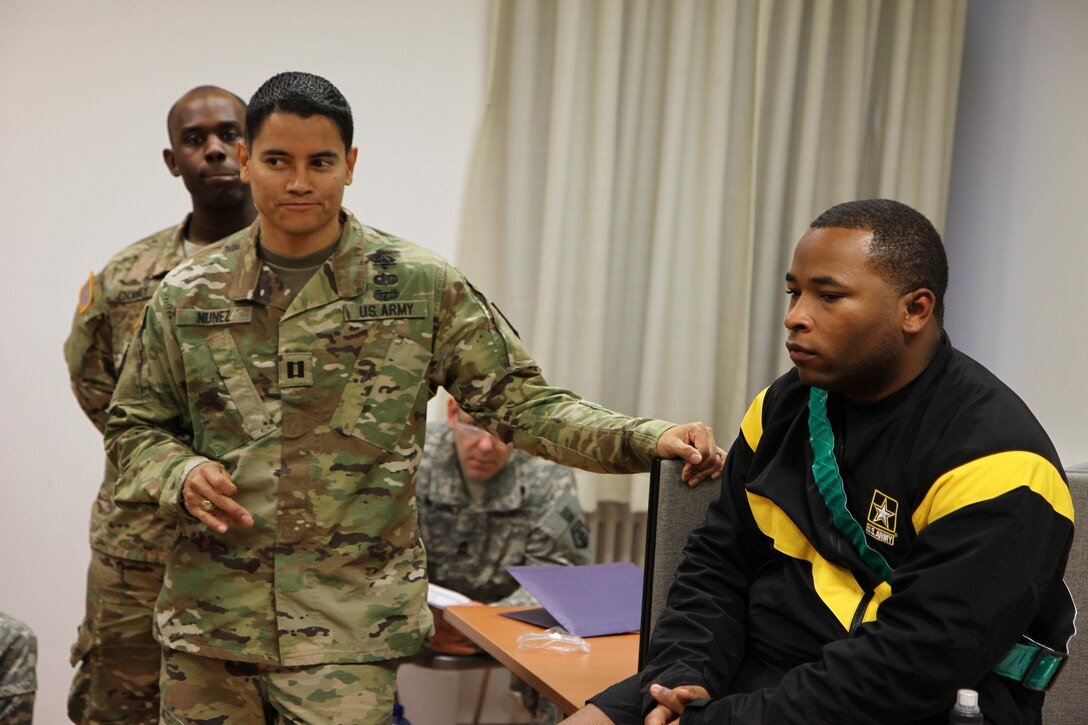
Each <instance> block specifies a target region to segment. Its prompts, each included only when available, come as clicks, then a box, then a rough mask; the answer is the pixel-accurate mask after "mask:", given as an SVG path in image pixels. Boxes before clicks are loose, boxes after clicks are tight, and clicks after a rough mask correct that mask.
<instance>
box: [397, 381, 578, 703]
mask: <svg viewBox="0 0 1088 725" xmlns="http://www.w3.org/2000/svg"><path fill="white" fill-rule="evenodd" d="M446 414H447V418H448V421H446V422H443V421H439V422H434V423H429V424H428V425H427V443H426V445H425V447H424V449H423V461H422V462H421V463H420V466H419V474H418V476H417V478H416V486H417V488H416V497H417V503H418V506H419V530H420V536H421V538H422V539H423V545H424V547H425V548H426V550H427V578H428V580H429V581H430V582H431V583H432V584H437V585H439V586H442V587H446V588H447V589H452V590H454V591H456V592H458V593H460V594H464V595H465V596H467V597H469V598H470V599H472V600H473V601H476V602H480V603H483V604H501V605H521V604H536V601H535V600H534V599H533V597H532V595H530V594H529V593H528V592H527V591H525V589H524V588H523V587H520V586H519V585H518V583H517V582H516V581H515V580H514V578H513V577H512V576H510V574H509V573H508V572H507V571H506V567H508V566H524V565H539V564H566V565H575V564H588V563H589V559H590V557H589V549H588V546H589V530H588V529H587V527H586V521H585V517H584V516H583V515H582V508H581V506H580V505H579V504H578V496H577V493H576V491H575V488H574V473H573V471H572V470H571V469H569V468H567V467H565V466H560V465H558V464H555V463H551V462H549V461H545V460H543V459H541V458H534V457H533V456H530V455H529V454H528V453H525V452H524V451H519V450H515V449H514V448H513V447H512V446H510V445H507V444H506V443H503V442H502V441H500V440H499V439H498V438H496V437H495V436H493V435H491V434H490V433H488V432H487V431H485V430H483V429H482V428H479V427H477V426H476V424H475V423H473V422H472V418H470V417H469V416H468V415H467V414H466V413H464V412H463V411H462V410H461V409H460V408H458V407H457V402H456V401H455V400H453V398H450V399H448V401H447V405H446ZM433 613H434V615H435V616H434V619H435V633H434V635H433V636H432V637H431V638H430V640H428V644H429V645H430V647H431V649H433V650H435V651H436V652H443V653H448V654H472V653H473V652H475V651H476V648H475V646H474V645H473V644H472V642H471V641H469V640H468V639H467V638H466V637H464V635H462V634H461V633H460V632H458V631H457V630H456V629H454V628H453V627H451V626H450V625H449V624H446V623H445V622H444V621H443V619H442V617H441V612H438V611H434V612H433ZM514 687H515V689H516V690H517V691H518V692H519V693H520V694H521V696H522V701H523V703H524V704H525V706H526V708H527V709H528V710H529V711H530V712H532V713H533V722H555V720H556V715H557V713H556V710H555V706H554V705H552V704H551V703H550V702H548V701H547V700H545V699H544V698H542V697H539V696H538V694H537V693H536V692H535V691H534V690H532V689H531V688H529V687H528V686H527V685H525V684H524V683H522V682H520V681H515V683H514Z"/></svg>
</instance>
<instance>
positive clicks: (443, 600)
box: [427, 583, 472, 609]
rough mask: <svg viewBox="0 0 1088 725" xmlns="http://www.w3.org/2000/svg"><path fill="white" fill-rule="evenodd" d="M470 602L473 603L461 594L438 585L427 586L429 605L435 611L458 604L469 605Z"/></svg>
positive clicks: (429, 584)
mask: <svg viewBox="0 0 1088 725" xmlns="http://www.w3.org/2000/svg"><path fill="white" fill-rule="evenodd" d="M470 602H472V600H471V599H469V598H468V597H466V596H465V595H464V594H461V593H460V592H455V591H453V590H452V589H446V587H440V586H438V585H437V584H431V583H428V584H427V604H430V605H431V606H432V607H434V608H435V609H445V608H446V607H451V606H455V605H457V604H469V603H470Z"/></svg>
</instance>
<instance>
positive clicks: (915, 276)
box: [810, 199, 948, 325]
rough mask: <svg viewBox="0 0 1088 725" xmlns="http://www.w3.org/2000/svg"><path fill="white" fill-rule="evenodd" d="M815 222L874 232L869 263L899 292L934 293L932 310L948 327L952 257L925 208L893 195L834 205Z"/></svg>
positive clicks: (819, 227) (819, 226)
mask: <svg viewBox="0 0 1088 725" xmlns="http://www.w3.org/2000/svg"><path fill="white" fill-rule="evenodd" d="M810 226H811V227H812V228H813V229H821V228H829V227H830V228H836V229H863V230H865V231H869V232H872V235H873V240H872V243H871V244H870V246H869V259H870V261H872V263H873V264H874V265H876V267H877V268H878V269H880V270H881V271H882V272H884V274H885V276H886V277H887V279H888V280H889V281H890V282H891V283H892V284H893V285H895V286H896V287H897V288H898V291H899V293H900V294H906V293H907V292H911V291H913V290H916V289H920V288H923V287H924V288H925V289H928V290H930V291H931V292H933V296H934V297H935V298H936V304H935V305H934V310H933V314H934V316H935V317H936V318H937V323H938V324H939V325H943V323H944V293H945V290H946V289H947V288H948V257H947V256H946V255H945V251H944V244H942V243H941V235H940V234H939V233H937V230H936V229H935V228H934V226H933V224H932V223H931V222H930V221H929V219H926V217H925V215H923V214H922V213H921V212H919V211H917V210H915V209H912V208H911V207H909V206H907V205H906V204H903V203H901V202H898V201H893V200H891V199H863V200H861V201H848V202H845V203H842V204H837V205H836V206H833V207H831V208H830V209H828V210H827V211H825V212H824V213H823V214H821V215H820V216H818V217H816V220H815V221H813V222H812V224H811V225H810Z"/></svg>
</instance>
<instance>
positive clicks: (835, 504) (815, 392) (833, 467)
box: [808, 388, 892, 581]
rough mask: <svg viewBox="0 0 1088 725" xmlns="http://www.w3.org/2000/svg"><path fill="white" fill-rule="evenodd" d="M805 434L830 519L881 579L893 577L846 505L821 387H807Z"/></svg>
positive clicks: (814, 471) (825, 400) (833, 438)
mask: <svg viewBox="0 0 1088 725" xmlns="http://www.w3.org/2000/svg"><path fill="white" fill-rule="evenodd" d="M808 435H809V443H810V444H811V445H812V476H813V478H814V479H815V480H816V488H817V489H818V490H819V491H820V496H822V497H823V499H824V504H825V505H826V506H827V510H828V511H830V512H831V521H832V522H833V523H834V524H835V528H837V529H838V530H839V531H841V532H842V535H843V536H845V537H846V540H847V541H849V542H850V543H851V544H853V545H854V548H855V549H857V552H858V555H859V556H861V559H862V561H864V562H865V563H866V564H868V565H869V568H870V569H872V570H873V571H874V572H876V573H877V575H879V576H880V578H881V579H883V580H884V581H888V580H889V579H891V576H892V568H891V567H890V566H888V562H886V561H885V560H884V557H883V556H881V555H880V553H879V552H878V551H876V550H875V549H873V548H871V547H870V546H869V543H868V542H867V541H866V540H865V532H864V531H863V530H862V528H861V525H860V524H858V522H857V521H855V520H854V517H853V516H851V515H850V511H849V510H848V509H847V508H846V491H845V489H844V488H843V484H842V474H840V473H839V464H838V462H837V461H836V460H835V434H834V433H833V432H832V430H831V422H830V421H829V420H828V419H827V391H826V390H823V389H822V388H810V389H809V394H808Z"/></svg>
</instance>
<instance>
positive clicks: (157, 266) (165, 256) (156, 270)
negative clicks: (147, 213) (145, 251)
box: [149, 214, 193, 279]
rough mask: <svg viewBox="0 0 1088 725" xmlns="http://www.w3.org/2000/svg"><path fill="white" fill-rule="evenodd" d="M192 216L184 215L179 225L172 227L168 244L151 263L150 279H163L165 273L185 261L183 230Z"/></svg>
mask: <svg viewBox="0 0 1088 725" xmlns="http://www.w3.org/2000/svg"><path fill="white" fill-rule="evenodd" d="M192 216H193V215H192V214H186V215H185V218H184V219H182V220H181V224H178V225H177V226H176V227H174V230H173V232H171V234H170V242H169V244H164V245H163V247H162V249H161V250H160V251H159V253H158V255H157V256H156V257H155V260H154V261H153V262H152V265H151V269H150V274H149V276H150V277H151V278H152V279H158V278H161V277H165V276H166V273H167V272H169V271H170V270H172V269H173V268H174V267H176V266H178V265H179V264H181V263H182V262H183V261H185V258H186V254H185V230H186V229H187V228H188V227H189V220H190V219H191V218H192Z"/></svg>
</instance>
